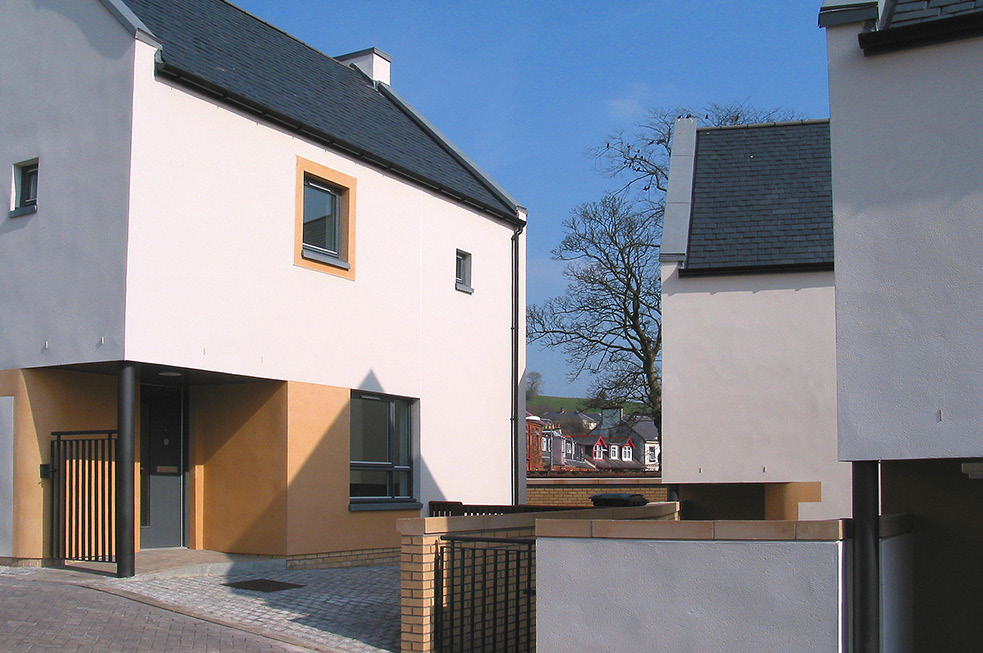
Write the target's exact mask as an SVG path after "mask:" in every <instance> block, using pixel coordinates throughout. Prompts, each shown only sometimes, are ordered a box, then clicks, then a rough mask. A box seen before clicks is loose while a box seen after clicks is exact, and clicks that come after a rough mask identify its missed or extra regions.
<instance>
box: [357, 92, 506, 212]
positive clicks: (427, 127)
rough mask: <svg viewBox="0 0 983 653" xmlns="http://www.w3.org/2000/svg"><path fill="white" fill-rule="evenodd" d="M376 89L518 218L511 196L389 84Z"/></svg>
mask: <svg viewBox="0 0 983 653" xmlns="http://www.w3.org/2000/svg"><path fill="white" fill-rule="evenodd" d="M375 85H376V87H377V88H378V89H379V90H380V91H382V94H383V95H385V96H386V97H387V98H389V99H390V100H391V101H392V102H394V103H395V104H396V106H398V107H399V108H400V109H402V110H403V112H404V113H406V115H408V116H409V117H410V119H412V120H413V122H415V123H416V124H417V125H419V126H420V128H422V129H423V130H424V131H426V132H428V133H429V134H430V136H431V137H432V138H433V139H434V140H436V141H437V143H439V144H440V145H441V146H442V147H443V148H444V149H445V150H447V152H449V153H450V155H451V156H452V157H454V158H455V159H456V160H457V162H458V163H460V164H461V165H462V166H464V167H465V168H467V169H468V170H470V171H471V174H473V175H474V176H475V177H476V178H477V179H478V181H479V182H480V183H481V184H482V185H483V186H484V187H485V188H487V189H488V190H489V191H490V192H491V193H492V194H493V195H495V197H497V198H498V199H499V200H501V201H502V203H503V204H505V205H507V206H509V207H511V208H512V210H514V211H515V212H516V218H517V219H518V216H519V203H518V202H516V201H515V200H514V199H513V198H512V196H511V195H509V194H508V193H506V192H505V190H504V189H503V188H502V187H501V186H499V185H498V184H496V183H495V181H494V180H493V179H492V178H491V177H490V176H489V175H488V174H487V173H485V171H484V170H482V169H481V168H479V167H478V165H477V164H476V163H475V162H474V161H472V160H471V159H470V158H468V156H467V155H466V154H465V153H464V152H462V151H461V150H459V149H458V148H457V146H456V145H454V143H452V142H451V141H450V139H448V138H447V137H445V136H444V135H443V134H441V133H440V131H439V130H438V129H437V128H436V127H434V126H433V125H432V124H431V123H430V121H429V120H427V119H426V118H424V117H423V115H421V114H420V113H419V112H418V111H417V110H416V109H414V108H413V106H412V105H411V104H410V103H409V102H407V101H406V100H404V99H403V97H402V96H400V94H399V93H397V92H396V91H395V90H393V88H392V87H391V86H390V85H389V84H385V83H383V82H376V83H375Z"/></svg>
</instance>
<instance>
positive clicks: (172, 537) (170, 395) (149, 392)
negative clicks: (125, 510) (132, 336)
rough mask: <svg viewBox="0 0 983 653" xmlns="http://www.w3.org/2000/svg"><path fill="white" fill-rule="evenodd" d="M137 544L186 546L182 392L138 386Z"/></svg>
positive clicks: (146, 545) (172, 389) (178, 389)
mask: <svg viewBox="0 0 983 653" xmlns="http://www.w3.org/2000/svg"><path fill="white" fill-rule="evenodd" d="M140 445H141V446H140V481H141V483H140V546H141V548H144V549H158V548H163V547H171V546H183V545H184V512H185V511H184V393H183V391H182V389H181V388H173V387H164V386H154V385H144V386H141V388H140Z"/></svg>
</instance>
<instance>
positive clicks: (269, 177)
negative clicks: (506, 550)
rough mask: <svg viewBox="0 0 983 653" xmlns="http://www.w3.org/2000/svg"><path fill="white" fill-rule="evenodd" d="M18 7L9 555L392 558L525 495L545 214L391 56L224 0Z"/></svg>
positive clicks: (3, 30)
mask: <svg viewBox="0 0 983 653" xmlns="http://www.w3.org/2000/svg"><path fill="white" fill-rule="evenodd" d="M0 14H2V17H3V18H2V20H0V62H2V64H0V68H2V71H3V73H2V76H3V84H2V86H0V116H3V122H2V124H0V162H2V166H0V169H2V170H4V171H6V172H4V173H3V174H4V175H5V178H4V181H3V183H2V184H0V203H3V204H5V205H6V208H7V209H9V211H6V210H5V212H4V214H3V215H2V217H0V306H2V307H3V310H2V314H0V462H2V465H0V561H3V560H7V561H9V560H16V561H20V562H26V563H35V564H37V563H40V562H41V561H46V560H51V559H55V560H60V559H65V558H75V557H78V556H89V555H95V554H96V553H98V552H96V553H93V550H88V549H87V550H85V551H75V550H67V549H66V547H67V546H68V545H74V543H76V542H80V541H84V542H90V543H91V542H94V541H95V540H96V539H98V540H99V547H100V548H99V551H101V552H102V553H99V555H102V554H105V555H116V554H118V555H120V556H121V557H122V558H124V559H126V558H130V561H131V562H132V551H127V549H132V548H133V546H134V545H135V546H136V547H137V548H152V547H172V546H186V547H189V548H195V549H201V548H204V549H213V550H219V551H226V552H236V553H250V554H261V555H269V556H281V557H286V558H290V559H293V558H302V559H305V558H312V557H313V558H318V556H321V555H322V554H328V553H336V552H349V553H351V552H355V553H353V558H357V557H358V556H359V555H362V554H363V553H364V555H365V557H367V558H371V559H379V556H380V555H389V556H393V557H394V556H398V546H399V535H398V533H397V531H396V522H397V520H398V519H400V518H403V517H412V516H419V514H420V509H421V506H422V505H425V504H426V503H427V502H428V501H430V500H432V499H443V498H446V497H448V496H452V497H454V498H457V499H461V500H463V501H467V502H486V503H510V502H513V501H521V500H522V493H523V492H524V486H523V484H521V483H520V481H521V478H522V467H521V464H522V461H521V453H520V452H521V448H522V445H523V439H522V428H523V427H522V422H521V416H520V414H521V413H520V412H519V411H520V410H521V406H522V397H521V396H518V395H517V388H518V385H519V379H520V378H521V370H522V369H523V367H524V366H523V357H524V350H523V346H522V343H521V341H520V339H519V336H518V335H517V334H519V333H522V332H524V324H523V317H524V311H522V310H521V302H522V292H521V289H522V288H523V287H524V285H525V281H524V272H523V267H524V263H523V260H524V258H523V257H524V236H523V228H524V224H525V211H524V209H522V208H521V207H520V206H518V205H517V203H516V202H515V201H514V200H513V199H511V198H510V196H509V195H508V194H507V193H505V192H504V191H503V190H502V189H501V188H500V187H499V186H497V185H496V184H495V183H494V182H493V181H492V180H491V179H490V178H489V177H488V176H487V175H486V174H484V173H482V172H481V171H480V170H479V169H478V168H477V166H475V165H474V164H473V163H472V162H471V161H470V160H469V159H468V158H467V157H466V156H465V155H464V154H463V153H462V152H460V151H459V150H458V149H457V148H456V147H454V146H453V145H452V144H451V143H450V142H448V141H447V139H446V138H444V137H443V136H442V135H441V134H440V133H439V132H438V131H437V130H436V129H435V128H434V127H433V126H432V125H431V124H430V123H429V122H428V121H427V120H426V119H424V118H423V117H422V116H421V115H420V114H419V113H418V112H416V111H415V110H414V109H413V107H412V106H410V105H409V104H408V103H407V102H406V101H405V100H404V99H402V98H401V97H400V96H399V95H398V94H397V93H396V91H395V90H393V88H392V87H391V86H390V84H389V70H390V65H391V62H390V57H389V55H387V54H385V53H383V52H381V51H379V50H376V49H374V48H372V49H369V50H365V51H361V52H356V53H352V54H350V55H345V56H342V57H338V58H331V57H328V56H325V55H323V54H321V53H320V52H318V51H317V50H315V49H313V48H311V47H309V46H308V45H306V44H304V43H302V42H300V41H298V40H296V39H294V38H292V37H291V36H289V35H287V34H285V33H284V32H282V31H280V30H278V29H276V28H275V27H273V26H271V25H269V24H267V23H265V22H264V21H262V20H259V19H257V18H255V17H254V16H251V15H250V14H248V13H246V12H244V11H242V10H240V9H238V8H237V7H235V6H234V5H232V4H229V3H227V2H223V1H221V0H74V1H72V2H54V3H52V2H32V1H31V0H5V1H4V3H3V9H2V11H0ZM326 28H327V29H330V30H338V29H345V26H343V25H328V26H326ZM475 343H481V345H480V346H475ZM475 370H480V374H476V373H475ZM476 397H480V400H476V399H475V398H476ZM465 423H466V424H468V437H467V438H462V437H461V430H460V425H461V424H465ZM93 431H96V432H98V433H92V432H93ZM96 440H98V442H96ZM53 443H54V444H53ZM80 443H82V444H80ZM53 446H54V449H53ZM117 447H118V450H119V451H118V455H116V457H115V458H114V457H113V454H112V453H111V451H112V449H114V448H117ZM53 452H54V453H53ZM113 460H115V461H116V462H115V463H113V462H111V461H113ZM82 461H85V462H86V463H87V465H88V464H89V463H91V465H93V466H97V467H99V468H100V469H102V470H103V472H102V476H98V475H97V476H96V477H94V479H80V478H79V477H78V474H79V473H81V470H84V469H86V468H87V467H86V465H81V464H77V463H80V462H82ZM111 465H115V467H113V469H114V470H116V471H118V472H119V479H120V487H119V490H120V492H122V494H121V495H120V499H121V501H119V502H117V510H116V512H115V519H113V511H112V510H111V505H112V503H113V502H112V494H113V487H112V486H110V485H109V483H108V482H107V481H106V479H108V478H110V475H109V474H106V473H105V472H106V469H107V467H108V466H111ZM39 469H41V470H42V471H41V473H40V475H39ZM479 476H480V478H481V479H482V482H481V483H475V482H474V479H475V478H477V477H479ZM96 480H99V485H98V488H96V486H95V485H86V484H87V483H90V481H91V482H92V483H95V482H96ZM83 486H84V487H86V488H87V489H86V493H84V494H81V495H76V494H73V493H72V492H71V488H74V487H83ZM93 488H96V489H93ZM128 497H132V500H129V499H128ZM87 498H94V499H97V501H94V502H93V504H92V505H82V504H80V503H79V502H80V501H82V500H83V499H87ZM114 528H115V532H114V531H113V529H114ZM72 529H74V530H72ZM130 529H132V530H135V531H136V532H135V533H130V532H129V531H130ZM69 531H71V532H69ZM80 534H81V535H80ZM90 535H91V538H89V536H90ZM114 547H119V548H118V549H116V550H114ZM69 548H70V547H69ZM322 557H323V556H322ZM124 561H125V560H124Z"/></svg>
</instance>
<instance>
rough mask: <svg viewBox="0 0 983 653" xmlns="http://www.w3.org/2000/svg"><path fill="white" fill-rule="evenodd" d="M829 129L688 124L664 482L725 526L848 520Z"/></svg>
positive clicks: (679, 183)
mask: <svg viewBox="0 0 983 653" xmlns="http://www.w3.org/2000/svg"><path fill="white" fill-rule="evenodd" d="M830 179H831V177H830V146H829V121H825V120H817V121H803V122H791V123H779V124H765V125H740V126H734V127H706V128H699V127H698V125H697V121H696V120H695V119H682V120H679V121H677V122H676V127H675V131H674V134H673V141H672V160H671V170H670V175H669V189H668V195H667V204H666V212H665V227H664V233H663V240H662V254H661V260H662V309H663V310H662V316H663V329H664V333H665V344H664V346H663V398H662V401H663V411H662V415H663V421H662V447H663V460H664V465H663V479H664V480H665V481H666V482H668V483H674V484H680V485H681V487H680V496H681V498H684V499H688V500H690V501H691V503H692V504H699V503H700V502H701V501H702V500H703V499H702V498H701V497H709V496H712V495H716V494H720V493H723V495H724V497H725V498H726V497H731V496H735V495H736V494H737V493H740V495H741V496H742V500H741V501H740V502H739V503H738V504H737V505H739V507H740V511H741V512H739V513H737V514H733V513H727V512H724V513H719V512H717V513H714V514H715V516H717V517H720V518H726V517H757V518H763V517H766V516H768V517H774V518H780V519H796V518H831V517H842V516H849V514H850V467H849V465H847V464H844V463H840V462H838V460H837V441H836V358H837V356H836V354H837V352H836V338H835V327H834V317H835V315H834V306H833V302H834V296H835V292H834V281H833V280H834V277H833V215H832V199H831V181H830Z"/></svg>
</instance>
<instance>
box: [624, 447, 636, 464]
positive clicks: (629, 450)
mask: <svg viewBox="0 0 983 653" xmlns="http://www.w3.org/2000/svg"><path fill="white" fill-rule="evenodd" d="M633 454H634V450H633V449H632V447H621V459H622V460H624V461H629V460H631V459H632V455H633Z"/></svg>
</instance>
